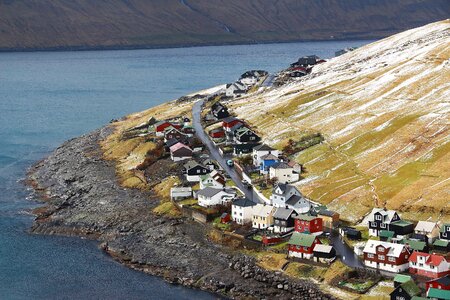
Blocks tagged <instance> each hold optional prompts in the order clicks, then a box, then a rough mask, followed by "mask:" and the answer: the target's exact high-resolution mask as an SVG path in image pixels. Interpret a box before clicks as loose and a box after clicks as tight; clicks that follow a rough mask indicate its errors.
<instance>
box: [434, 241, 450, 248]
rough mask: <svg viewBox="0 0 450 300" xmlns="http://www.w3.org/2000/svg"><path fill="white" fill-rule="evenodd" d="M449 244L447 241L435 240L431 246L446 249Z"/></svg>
mask: <svg viewBox="0 0 450 300" xmlns="http://www.w3.org/2000/svg"><path fill="white" fill-rule="evenodd" d="M449 243H450V241H447V240H435V241H434V243H433V246H438V247H447V246H448V244H449Z"/></svg>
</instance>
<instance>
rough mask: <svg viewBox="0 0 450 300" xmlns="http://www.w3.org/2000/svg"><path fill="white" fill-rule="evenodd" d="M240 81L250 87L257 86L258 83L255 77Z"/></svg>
mask: <svg viewBox="0 0 450 300" xmlns="http://www.w3.org/2000/svg"><path fill="white" fill-rule="evenodd" d="M239 81H240V82H242V83H243V84H245V85H246V86H247V87H249V86H253V85H255V84H256V83H257V82H258V78H256V77H255V76H248V77H244V78H241V79H239Z"/></svg>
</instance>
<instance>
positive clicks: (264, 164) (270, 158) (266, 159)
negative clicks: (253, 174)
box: [259, 154, 279, 174]
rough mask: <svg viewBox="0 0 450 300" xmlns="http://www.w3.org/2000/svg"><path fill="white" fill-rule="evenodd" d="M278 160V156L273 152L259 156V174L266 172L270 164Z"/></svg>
mask: <svg viewBox="0 0 450 300" xmlns="http://www.w3.org/2000/svg"><path fill="white" fill-rule="evenodd" d="M278 161H279V159H278V157H277V156H275V155H273V154H266V155H264V156H262V157H261V165H260V166H259V172H260V173H261V174H268V173H269V169H270V167H271V166H273V165H274V164H276V163H277V162H278Z"/></svg>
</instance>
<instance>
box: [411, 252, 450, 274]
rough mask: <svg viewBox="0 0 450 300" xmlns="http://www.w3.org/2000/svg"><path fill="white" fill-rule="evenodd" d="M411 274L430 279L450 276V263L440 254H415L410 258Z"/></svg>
mask: <svg viewBox="0 0 450 300" xmlns="http://www.w3.org/2000/svg"><path fill="white" fill-rule="evenodd" d="M409 272H410V273H411V274H417V275H420V276H424V277H429V278H439V277H442V276H445V275H447V274H450V263H449V262H448V261H447V259H446V258H445V257H444V256H442V255H438V254H429V253H424V252H418V251H416V252H414V253H413V254H411V257H410V258H409Z"/></svg>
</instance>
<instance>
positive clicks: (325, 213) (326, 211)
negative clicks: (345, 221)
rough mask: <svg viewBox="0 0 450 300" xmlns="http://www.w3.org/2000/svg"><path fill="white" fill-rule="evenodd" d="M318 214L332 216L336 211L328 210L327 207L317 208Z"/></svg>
mask: <svg viewBox="0 0 450 300" xmlns="http://www.w3.org/2000/svg"><path fill="white" fill-rule="evenodd" d="M318 214H319V215H322V216H327V217H332V216H334V215H336V214H337V212H335V211H332V210H328V209H321V210H319V212H318Z"/></svg>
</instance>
